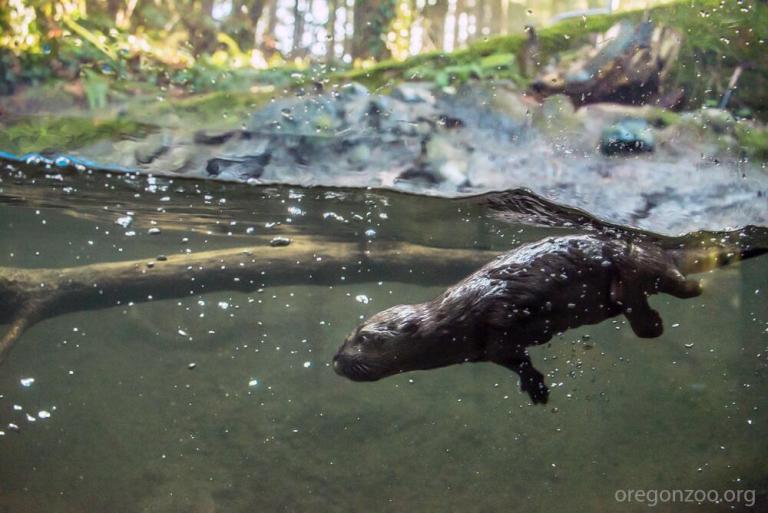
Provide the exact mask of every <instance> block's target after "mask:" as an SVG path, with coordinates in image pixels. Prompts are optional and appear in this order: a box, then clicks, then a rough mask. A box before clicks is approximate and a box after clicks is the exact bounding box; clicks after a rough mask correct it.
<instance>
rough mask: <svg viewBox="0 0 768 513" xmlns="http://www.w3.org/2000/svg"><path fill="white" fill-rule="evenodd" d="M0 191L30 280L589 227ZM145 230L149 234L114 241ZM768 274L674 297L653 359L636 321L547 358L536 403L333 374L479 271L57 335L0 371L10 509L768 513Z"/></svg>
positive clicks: (243, 200) (288, 196)
mask: <svg viewBox="0 0 768 513" xmlns="http://www.w3.org/2000/svg"><path fill="white" fill-rule="evenodd" d="M0 186H1V187H2V193H1V194H0V198H1V200H2V201H0V238H1V239H2V240H3V246H2V252H1V253H0V265H2V266H6V267H23V268H44V267H69V266H76V265H83V264H89V263H95V262H107V261H122V260H131V259H152V258H154V257H156V256H157V255H160V254H164V255H169V256H170V255H175V254H179V253H183V252H185V251H187V250H190V251H192V252H193V253H196V252H200V251H204V250H209V249H221V248H233V247H239V246H246V245H254V244H257V243H258V244H265V241H268V240H269V239H270V238H272V237H274V236H277V235H282V236H286V237H291V238H301V237H302V236H311V237H319V238H322V239H323V240H325V241H331V242H332V243H337V244H344V243H350V242H351V243H355V244H359V245H361V247H375V246H376V245H377V244H384V243H385V242H386V241H392V240H396V241H404V242H409V243H414V244H420V245H427V246H434V247H445V248H470V249H473V250H476V251H480V250H493V251H503V250H506V249H509V248H512V247H514V246H516V245H518V244H520V243H523V242H527V241H533V240H538V239H540V238H542V237H544V236H547V235H552V234H561V233H564V232H565V230H555V229H548V228H536V227H532V226H525V225H520V224H506V223H502V222H499V221H496V220H494V219H493V218H492V217H491V216H490V215H489V213H488V211H486V210H485V209H484V208H483V207H482V206H481V205H479V204H478V203H477V202H472V201H469V200H441V199H438V198H422V197H418V196H409V195H402V194H394V193H385V192H378V191H352V190H335V189H311V190H302V189H297V188H282V187H274V188H255V187H246V186H234V185H228V186H224V185H220V184H208V183H205V184H204V183H198V182H192V181H183V180H176V181H175V182H167V181H156V182H155V181H152V180H149V181H148V179H147V178H146V177H142V178H137V179H130V180H125V179H124V178H120V177H116V176H113V177H107V176H105V175H94V176H89V175H87V174H82V175H79V176H57V175H55V174H54V175H49V176H48V177H46V176H45V175H44V174H42V173H39V172H33V171H31V170H27V172H26V173H25V174H17V175H12V174H5V175H4V176H3V183H2V184H1V185H0ZM166 198H167V199H166ZM222 200H224V201H222ZM297 209H300V212H299V210H297ZM129 212H130V213H132V214H131V217H132V222H131V224H130V225H129V226H128V227H127V228H126V227H123V226H121V225H119V224H116V221H117V220H118V219H119V218H120V217H124V216H126V215H128V213H129ZM328 212H333V213H335V214H336V216H340V217H342V218H344V219H345V220H347V221H348V222H343V221H341V220H339V219H338V217H334V216H324V215H323V214H326V213H328ZM356 216H359V217H356ZM289 219H290V221H289ZM268 223H269V224H271V223H275V224H274V225H273V226H271V227H267V224H268ZM277 223H279V224H277ZM153 227H157V228H159V229H160V233H159V234H156V235H150V234H149V233H148V230H149V229H150V228H153ZM249 228H251V230H249ZM368 230H375V232H376V233H375V236H373V237H372V236H371V234H370V233H369V234H368V235H366V233H365V232H366V231H368ZM131 231H133V232H135V235H132V236H128V235H126V232H131ZM571 231H575V230H571ZM184 239H187V240H186V241H185V240H184ZM353 264H354V261H351V262H350V269H352V268H353ZM767 271H768V258H766V257H761V258H755V259H752V260H749V261H745V262H742V263H741V264H739V265H735V266H732V267H728V268H723V269H719V270H716V271H714V272H712V273H708V274H706V275H704V276H703V278H704V283H705V292H704V294H703V295H702V296H701V297H699V298H696V299H693V300H679V299H674V298H671V297H669V296H656V297H654V298H653V299H652V304H653V306H654V307H655V308H657V309H659V310H660V311H661V313H662V315H663V317H664V319H665V325H666V328H667V329H666V333H665V334H664V335H663V336H662V337H660V338H658V339H653V340H641V339H638V338H637V337H635V336H634V335H633V334H632V331H631V329H630V328H629V325H628V324H627V322H626V321H625V319H624V318H623V317H620V318H616V319H614V320H609V321H606V322H603V323H602V324H599V325H596V326H589V327H585V328H580V329H577V330H573V331H569V332H567V333H565V335H564V336H562V337H560V338H559V339H558V338H556V339H555V340H553V342H552V343H550V344H546V345H544V346H540V347H536V348H532V349H531V355H532V358H533V361H534V363H535V364H536V366H537V367H538V368H539V369H540V370H541V371H542V372H544V373H545V374H547V381H548V383H549V384H550V387H551V389H552V392H551V398H550V402H549V404H548V405H547V406H535V407H534V406H531V405H529V404H528V400H527V396H524V395H523V394H522V393H520V392H519V390H518V387H517V377H516V376H515V375H514V374H512V373H511V372H510V371H508V370H505V369H503V368H501V367H499V366H495V365H492V364H471V365H463V366H453V367H448V368H444V369H438V370H433V371H429V372H416V373H410V374H404V375H401V376H396V377H392V378H388V379H385V380H382V381H380V382H376V383H353V382H351V381H348V380H345V379H342V378H340V377H339V376H337V375H336V374H335V373H334V372H333V371H332V369H331V368H330V366H329V365H328V363H329V361H330V359H331V357H332V356H333V354H334V352H335V350H336V349H337V347H338V345H339V344H340V343H341V341H342V340H343V338H344V336H345V335H346V334H347V333H348V332H349V331H350V330H351V329H352V328H353V327H354V326H355V325H356V324H357V323H358V322H359V321H360V320H361V319H362V318H364V317H367V316H369V315H371V314H373V313H375V312H377V311H379V310H381V309H384V308H386V307H389V306H392V305H395V304H400V303H407V302H420V301H424V300H427V299H431V298H432V297H434V296H435V295H437V294H438V293H439V292H441V291H442V290H444V288H445V286H446V285H448V284H450V283H451V282H452V281H454V280H456V279H457V278H458V277H460V276H461V275H463V274H465V273H466V272H467V268H466V266H461V267H460V268H459V267H457V268H456V269H455V272H453V273H448V274H451V275H450V276H449V275H447V274H443V275H437V271H435V270H432V269H430V266H428V265H424V266H421V267H420V268H414V269H413V270H412V273H410V274H408V273H404V274H403V275H402V276H401V277H400V279H399V281H394V280H392V279H386V280H381V279H379V278H380V277H379V276H377V271H376V268H373V270H372V271H371V272H368V273H366V274H365V275H357V274H355V273H352V272H349V273H339V278H338V280H337V281H335V282H333V283H330V284H327V283H326V284H322V285H305V284H299V285H291V286H282V285H280V284H279V283H270V282H269V280H268V279H267V280H266V282H265V286H264V287H263V288H262V290H254V291H252V292H247V293H246V292H228V291H224V292H215V293H209V294H202V295H201V294H194V295H191V296H186V294H185V293H182V294H181V295H182V297H181V298H178V299H167V300H155V301H150V302H137V303H135V304H133V305H126V304H124V305H121V306H119V307H111V308H105V309H102V310H91V311H82V312H75V313H69V314H66V315H60V316H57V317H53V318H50V319H46V320H44V321H42V322H40V323H39V324H36V325H34V326H33V327H31V328H30V329H29V330H28V331H27V332H26V333H24V335H23V336H22V338H21V339H20V340H19V341H18V343H17V344H16V346H15V348H14V349H13V351H12V352H11V353H10V355H9V357H8V358H7V360H6V361H5V362H4V363H3V364H2V366H1V367H0V430H2V431H4V432H5V434H4V435H3V436H0V511H2V512H5V511H8V512H16V511H61V512H75V511H84V510H85V511H120V512H139V511H148V512H154V511H157V512H213V511H222V512H224V511H225V512H240V511H242V512H246V511H278V512H295V511H312V512H321V511H334V512H336V511H350V512H351V511H371V512H373V511H424V512H433V511H434V512H443V511H461V512H470V511H472V512H474V511H477V512H481V511H483V512H485V511H488V512H494V511H564V510H568V511H574V512H580V511H583V512H593V511H645V510H647V509H648V506H647V505H646V504H640V503H631V504H629V503H617V502H616V499H615V496H616V491H617V490H625V489H703V490H709V489H714V490H718V491H720V492H723V491H725V490H754V491H755V494H756V499H755V501H756V505H755V506H754V507H753V508H751V509H750V508H749V507H748V506H747V505H746V504H744V503H743V502H742V503H738V504H733V505H730V506H733V509H734V510H735V511H749V510H754V511H759V510H761V508H764V507H765V504H766V501H767V500H768V472H767V471H766V467H765V461H766V458H768V448H767V447H766V445H765V436H766V426H768V405H766V399H765V397H768V371H767V369H768V347H767V346H768V308H766V306H768V300H767V299H766V297H768V272H767ZM342 276H344V278H345V279H343V280H342V279H341V277H342ZM361 296H365V297H366V298H367V300H366V299H363V298H362V297H361ZM29 378H34V381H33V382H30V381H29ZM22 380H24V381H22ZM25 385H27V386H25ZM17 407H20V409H18V408H17ZM41 412H44V413H42V415H40V413H41ZM46 412H47V413H48V414H50V417H47V416H46ZM27 414H29V415H30V416H31V417H33V418H34V419H35V420H34V421H30V420H28V418H27ZM9 423H14V424H16V425H18V426H19V429H20V431H19V432H18V433H17V432H14V431H12V430H10V429H8V428H7V427H6V426H7V425H8V424H9ZM728 506H729V505H724V504H711V503H705V504H703V505H700V506H698V505H696V504H680V503H678V504H659V505H658V506H657V507H656V508H654V509H656V510H658V511H712V512H714V511H724V510H725V509H726V508H727V507H728Z"/></svg>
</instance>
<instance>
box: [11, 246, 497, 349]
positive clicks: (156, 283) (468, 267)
mask: <svg viewBox="0 0 768 513" xmlns="http://www.w3.org/2000/svg"><path fill="white" fill-rule="evenodd" d="M496 254H497V253H496V252H492V251H485V250H470V249H441V248H434V247H427V246H419V245H415V244H409V243H405V242H385V241H377V242H374V243H370V244H369V243H366V242H361V243H359V244H357V243H350V242H332V241H326V240H317V239H313V238H309V237H296V238H294V239H293V240H292V241H291V244H290V245H288V246H282V247H272V246H270V245H269V243H268V242H266V241H265V242H264V244H263V245H258V246H250V247H238V248H232V249H223V250H216V251H205V252H201V253H191V254H183V255H172V256H168V257H167V258H166V257H162V258H150V259H144V260H133V261H124V262H110V263H99V264H91V265H84V266H79V267H69V268H62V269H20V268H8V267H0V323H2V324H9V325H10V326H9V328H8V331H7V332H6V333H5V336H4V337H3V338H2V339H0V363H2V362H3V361H4V359H5V357H7V355H8V352H9V351H10V350H11V348H12V347H13V345H14V343H15V342H16V341H17V340H18V339H19V337H21V335H22V334H23V333H24V331H25V330H26V329H27V328H29V327H30V326H32V325H33V324H35V323H36V322H38V321H41V320H43V319H46V318H49V317H54V316H56V315H61V314H64V313H69V312H76V311H83V310H95V309H100V308H109V307H113V306H117V305H123V304H127V303H129V302H134V303H138V302H144V301H152V300H159V299H170V298H179V297H185V296H190V295H195V294H203V293H208V292H214V291H220V290H234V291H243V292H248V291H252V290H256V289H259V288H262V287H265V286H280V285H298V284H308V285H323V284H325V285H330V284H339V283H355V282H365V281H374V280H375V281H379V280H392V281H398V280H407V281H408V282H409V283H418V284H423V285H446V284H449V283H451V282H453V281H455V280H456V279H457V278H459V277H461V276H463V275H464V274H467V273H469V272H471V271H473V270H474V269H476V268H477V267H478V266H480V265H483V264H485V263H486V262H487V261H488V260H490V259H491V258H492V257H493V256H495V255H496ZM424 270H426V271H424Z"/></svg>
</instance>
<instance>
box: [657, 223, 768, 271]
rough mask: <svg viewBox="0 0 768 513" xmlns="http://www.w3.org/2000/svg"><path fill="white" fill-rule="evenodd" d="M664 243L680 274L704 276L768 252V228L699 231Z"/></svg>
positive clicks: (752, 227)
mask: <svg viewBox="0 0 768 513" xmlns="http://www.w3.org/2000/svg"><path fill="white" fill-rule="evenodd" d="M661 244H662V247H663V248H664V250H665V252H666V253H667V255H668V256H669V257H670V258H671V259H672V262H673V263H674V264H675V266H676V267H677V268H678V269H679V270H680V272H681V273H683V274H696V273H703V272H707V271H711V270H712V269H716V268H718V267H723V266H726V265H730V264H733V263H736V262H739V261H741V260H746V259H748V258H752V257H756V256H759V255H763V254H765V253H768V228H766V227H761V226H752V225H749V226H746V227H744V228H742V229H741V230H734V231H729V232H707V231H699V232H693V233H689V234H687V235H685V236H682V237H670V238H668V239H666V240H663V241H661Z"/></svg>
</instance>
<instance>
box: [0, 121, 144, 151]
mask: <svg viewBox="0 0 768 513" xmlns="http://www.w3.org/2000/svg"><path fill="white" fill-rule="evenodd" d="M150 129H151V127H149V126H147V125H143V124H140V123H137V122H135V121H131V120H127V119H123V118H114V119H109V120H95V119H89V118H81V117H58V118H51V117H33V118H27V119H25V120H23V121H20V122H18V123H15V124H13V125H11V126H8V127H5V128H3V130H2V131H0V149H2V150H4V151H9V152H12V153H17V154H24V153H29V152H40V151H47V150H51V151H62V150H67V149H72V148H78V147H80V146H83V145H85V144H88V143H91V142H94V141H98V140H100V139H105V138H114V139H118V138H121V137H126V136H135V135H142V134H143V133H146V132H147V131H148V130H150Z"/></svg>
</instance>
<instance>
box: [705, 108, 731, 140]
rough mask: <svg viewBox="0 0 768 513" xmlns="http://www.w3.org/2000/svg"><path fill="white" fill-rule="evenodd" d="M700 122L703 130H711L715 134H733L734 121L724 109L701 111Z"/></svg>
mask: <svg viewBox="0 0 768 513" xmlns="http://www.w3.org/2000/svg"><path fill="white" fill-rule="evenodd" d="M700 115H701V121H702V125H703V128H708V129H710V130H713V131H714V132H715V133H716V134H726V133H731V132H733V129H734V127H735V126H736V119H735V118H734V117H733V115H732V114H731V113H730V112H728V111H727V110H724V109H701V111H700Z"/></svg>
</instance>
